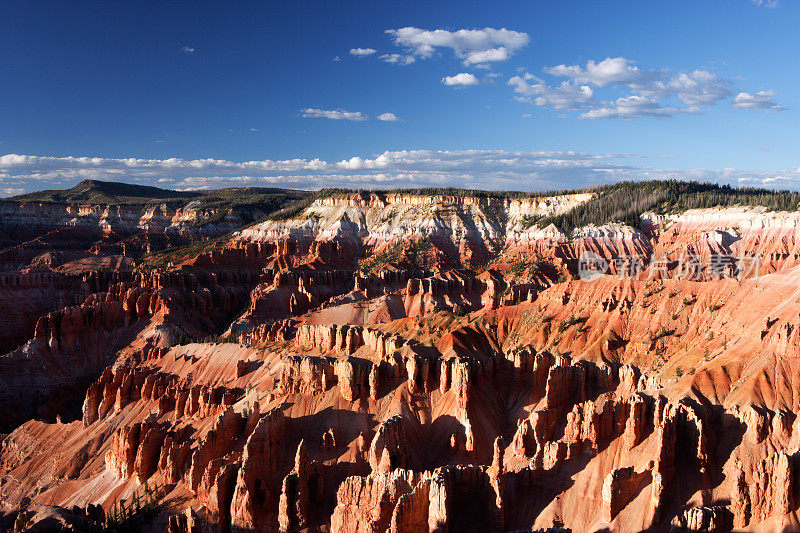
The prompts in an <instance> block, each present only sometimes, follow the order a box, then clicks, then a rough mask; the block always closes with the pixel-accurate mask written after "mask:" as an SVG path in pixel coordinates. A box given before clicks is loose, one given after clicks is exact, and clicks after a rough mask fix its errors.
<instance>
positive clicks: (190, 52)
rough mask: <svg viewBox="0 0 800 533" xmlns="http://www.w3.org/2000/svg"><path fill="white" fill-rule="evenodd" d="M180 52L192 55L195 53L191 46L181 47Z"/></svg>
mask: <svg viewBox="0 0 800 533" xmlns="http://www.w3.org/2000/svg"><path fill="white" fill-rule="evenodd" d="M181 51H182V52H185V53H187V54H193V53H195V52H196V51H197V50H196V49H195V48H192V47H191V46H184V47H182V48H181Z"/></svg>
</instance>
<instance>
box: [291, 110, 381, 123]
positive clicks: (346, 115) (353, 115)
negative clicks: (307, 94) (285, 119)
mask: <svg viewBox="0 0 800 533" xmlns="http://www.w3.org/2000/svg"><path fill="white" fill-rule="evenodd" d="M302 116H304V117H306V118H329V119H331V120H352V121H356V122H361V121H364V120H368V119H369V117H368V116H367V115H365V114H364V113H362V112H361V111H345V110H344V109H317V108H314V107H308V108H306V109H303V111H302Z"/></svg>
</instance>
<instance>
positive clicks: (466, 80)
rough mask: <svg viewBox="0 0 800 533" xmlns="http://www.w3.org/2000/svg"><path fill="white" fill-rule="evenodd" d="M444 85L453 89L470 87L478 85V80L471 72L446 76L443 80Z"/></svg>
mask: <svg viewBox="0 0 800 533" xmlns="http://www.w3.org/2000/svg"><path fill="white" fill-rule="evenodd" d="M442 83H444V84H445V85H448V86H451V87H468V86H470V85H478V83H479V82H478V78H476V77H475V76H474V75H473V74H470V73H469V72H462V73H461V74H456V75H455V76H446V77H444V78H442Z"/></svg>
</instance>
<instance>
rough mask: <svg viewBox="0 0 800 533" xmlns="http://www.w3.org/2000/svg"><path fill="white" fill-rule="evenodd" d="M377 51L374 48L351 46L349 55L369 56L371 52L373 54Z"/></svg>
mask: <svg viewBox="0 0 800 533" xmlns="http://www.w3.org/2000/svg"><path fill="white" fill-rule="evenodd" d="M377 52H378V51H377V50H375V49H374V48H351V49H350V55H353V56H359V57H364V56H371V55H372V54H375V53H377Z"/></svg>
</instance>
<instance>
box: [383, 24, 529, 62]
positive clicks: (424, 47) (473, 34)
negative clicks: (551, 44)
mask: <svg viewBox="0 0 800 533" xmlns="http://www.w3.org/2000/svg"><path fill="white" fill-rule="evenodd" d="M386 33H387V34H388V35H390V36H391V38H392V40H393V41H394V44H395V45H397V46H399V47H402V48H404V49H405V50H406V53H405V54H404V55H405V56H408V57H412V58H420V59H427V58H429V57H431V56H432V55H433V52H434V51H435V50H436V49H437V48H448V49H451V50H452V51H453V52H454V53H455V55H456V57H458V58H459V59H461V60H462V61H463V62H464V64H465V65H475V64H486V63H492V62H496V61H506V60H508V58H509V57H511V56H512V55H513V54H514V53H515V52H517V51H518V50H519V49H521V48H523V47H524V46H525V45H527V44H528V42H529V41H530V37H529V36H528V34H527V33H522V32H517V31H513V30H507V29H505V28H501V29H495V28H483V29H473V30H467V29H461V30H457V31H448V30H423V29H420V28H414V27H406V28H398V29H394V30H386Z"/></svg>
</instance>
